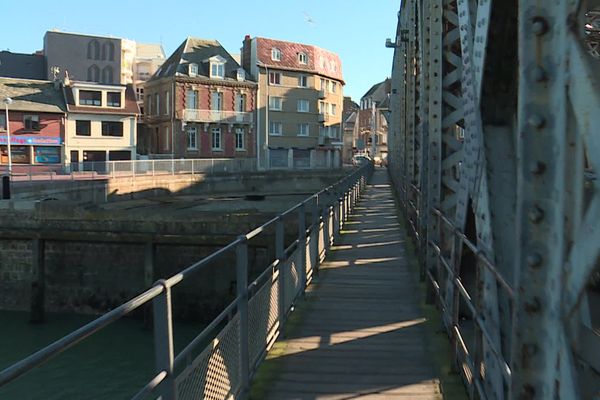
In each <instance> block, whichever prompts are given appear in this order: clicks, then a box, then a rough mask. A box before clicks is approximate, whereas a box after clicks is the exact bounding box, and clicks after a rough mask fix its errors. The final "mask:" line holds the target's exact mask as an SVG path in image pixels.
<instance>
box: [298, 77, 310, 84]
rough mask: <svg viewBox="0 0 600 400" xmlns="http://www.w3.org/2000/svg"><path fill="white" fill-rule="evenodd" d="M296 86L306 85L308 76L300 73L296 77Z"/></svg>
mask: <svg viewBox="0 0 600 400" xmlns="http://www.w3.org/2000/svg"><path fill="white" fill-rule="evenodd" d="M298 86H300V87H308V76H306V75H300V76H299V77H298Z"/></svg>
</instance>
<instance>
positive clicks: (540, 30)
mask: <svg viewBox="0 0 600 400" xmlns="http://www.w3.org/2000/svg"><path fill="white" fill-rule="evenodd" d="M531 30H532V31H533V33H534V34H536V35H537V36H541V35H543V34H544V33H546V32H548V23H547V22H546V20H545V19H544V18H542V17H534V18H533V24H532V25H531Z"/></svg>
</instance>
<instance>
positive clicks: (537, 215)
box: [529, 206, 544, 223]
mask: <svg viewBox="0 0 600 400" xmlns="http://www.w3.org/2000/svg"><path fill="white" fill-rule="evenodd" d="M542 218H544V211H542V209H541V208H539V207H538V206H533V207H531V208H530V209H529V220H530V221H531V222H534V223H538V222H540V221H541V220H542Z"/></svg>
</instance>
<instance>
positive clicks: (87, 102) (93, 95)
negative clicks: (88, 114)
mask: <svg viewBox="0 0 600 400" xmlns="http://www.w3.org/2000/svg"><path fill="white" fill-rule="evenodd" d="M79 105H80V106H101V105H102V92H98V91H95V90H80V91H79Z"/></svg>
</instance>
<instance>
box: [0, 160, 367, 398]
mask: <svg viewBox="0 0 600 400" xmlns="http://www.w3.org/2000/svg"><path fill="white" fill-rule="evenodd" d="M372 171H373V166H372V165H366V166H363V167H361V168H360V169H358V170H356V171H354V172H353V173H352V174H350V175H348V176H346V177H344V178H343V179H341V180H340V181H338V182H337V183H335V184H333V185H331V186H329V187H327V188H325V189H323V190H321V191H320V192H318V193H316V194H314V195H312V196H310V197H308V198H307V199H305V200H304V201H302V202H301V203H298V204H296V205H295V206H294V207H292V208H290V209H288V210H287V211H285V212H283V213H282V214H280V215H278V216H277V217H275V218H273V219H271V220H270V221H268V222H266V223H265V224H263V225H262V226H260V227H258V228H256V229H254V230H253V231H251V232H249V233H247V234H245V235H241V236H239V237H238V238H237V239H236V240H234V241H233V242H231V243H230V244H228V245H227V246H225V247H223V248H221V249H220V250H218V251H216V252H214V253H212V254H211V255H209V256H208V257H205V258H204V259H202V260H200V261H198V262H196V263H194V264H192V265H190V266H189V267H187V268H185V269H184V270H182V271H181V272H179V273H178V274H176V275H173V276H171V277H169V278H167V279H161V280H160V281H158V282H157V283H156V284H155V285H154V286H152V287H151V288H150V289H148V290H146V291H145V292H144V293H141V294H140V295H138V296H136V297H135V298H133V299H131V300H129V301H128V302H126V303H124V304H122V305H120V306H119V307H117V308H115V309H114V310H112V311H110V312H108V313H106V314H105V315H103V316H101V317H100V318H98V319H96V320H94V321H92V322H90V323H88V324H87V325H85V326H83V327H81V328H79V329H78V330H76V331H74V332H72V333H71V334H69V335H67V336H65V337H63V338H61V339H59V340H57V341H56V342H54V343H52V344H50V345H49V346H47V347H45V348H43V349H41V350H39V351H38V352H36V353H34V354H32V355H30V356H29V357H27V358H25V359H23V360H21V361H19V362H17V363H16V364H14V365H12V366H10V367H8V368H6V369H5V370H3V371H1V372H0V387H1V386H3V385H5V384H7V383H9V382H11V381H13V380H15V379H17V378H18V377H20V376H21V375H23V374H25V373H27V372H29V371H31V370H32V369H34V368H36V367H38V366H40V365H41V364H43V363H44V362H46V361H48V360H50V359H51V358H53V357H55V356H57V355H58V354H60V353H62V352H64V351H65V350H67V349H68V348H70V347H72V346H74V345H75V344H77V343H79V342H80V341H82V340H84V339H86V338H87V337H89V336H91V335H93V334H95V333H97V332H99V331H100V330H102V329H104V328H105V327H107V326H108V325H110V324H112V323H113V322H115V321H117V320H118V319H120V318H122V317H123V316H125V315H127V314H129V313H131V312H132V311H134V310H136V309H137V308H139V307H141V306H143V305H145V304H151V305H152V311H153V326H154V343H155V375H154V376H153V377H152V378H151V379H150V380H149V381H148V382H147V383H146V385H144V387H142V388H140V390H139V391H138V392H137V393H136V394H135V395H134V396H133V397H132V398H133V399H144V398H148V397H149V396H151V395H152V396H154V397H153V398H155V397H156V396H159V395H160V396H161V398H162V399H163V400H173V399H179V400H185V399H199V398H211V399H226V398H231V397H234V398H237V397H238V396H239V397H242V398H243V397H245V396H246V395H247V393H248V389H249V382H250V380H251V378H252V376H253V374H254V373H255V372H256V370H257V368H258V365H259V364H260V363H261V361H262V360H263V359H264V357H265V355H266V353H267V351H268V350H269V349H270V347H271V346H272V344H273V343H274V342H275V340H276V339H277V337H278V335H279V334H280V332H281V330H282V327H283V325H284V323H285V321H286V318H287V316H288V314H289V312H290V311H291V310H292V307H293V305H294V304H295V302H296V301H297V299H298V298H299V297H301V296H302V295H303V293H304V291H305V289H306V287H307V285H309V284H310V282H311V281H312V277H313V275H314V274H315V273H317V272H318V268H319V264H320V262H321V261H322V260H323V259H324V258H325V255H326V254H327V253H328V251H329V248H330V246H331V244H332V243H333V241H334V239H335V238H336V237H337V235H338V234H339V232H340V229H341V228H342V226H343V223H344V221H345V220H346V219H347V217H348V215H349V213H350V212H351V211H352V209H353V208H354V206H355V204H356V203H357V201H358V199H359V197H360V195H361V193H362V191H363V190H364V188H365V185H366V180H367V178H368V176H369V175H370V174H371V173H372ZM308 216H310V221H307V217H308ZM290 218H293V219H296V220H297V223H298V235H297V238H296V239H295V240H294V241H293V242H292V243H291V244H290V245H289V246H287V247H285V242H284V224H285V223H286V220H289V219H290ZM307 224H308V225H307ZM273 228H274V229H275V249H276V252H275V253H276V258H275V259H274V260H273V261H272V262H271V263H270V264H269V265H268V266H266V269H265V270H264V272H262V273H261V274H260V276H258V277H257V278H256V279H255V280H254V281H252V282H251V283H250V284H248V242H249V241H250V240H251V239H253V238H256V237H258V236H260V235H261V234H263V233H266V232H267V231H268V230H272V229H273ZM231 252H234V253H235V256H236V257H235V258H236V277H237V284H236V287H237V289H236V291H237V296H236V298H235V299H234V300H233V301H232V302H231V303H230V304H229V305H227V306H226V307H225V308H224V309H223V310H222V311H221V313H220V314H219V315H218V316H217V317H216V318H215V319H214V320H213V321H212V322H211V323H210V324H209V325H208V326H207V327H206V328H204V330H203V331H202V332H200V333H199V334H198V335H197V336H196V337H195V338H194V339H192V340H191V341H190V342H189V343H188V344H187V346H185V348H184V349H183V350H182V351H181V352H179V354H175V352H174V348H173V317H172V304H171V291H172V289H173V288H174V287H175V286H177V285H178V284H179V283H181V282H183V281H185V280H186V279H188V278H189V277H190V276H192V275H195V274H197V273H198V272H199V271H200V270H202V269H203V268H205V267H206V266H208V265H210V264H211V263H212V262H214V261H217V260H219V259H220V258H221V257H222V256H223V255H225V254H230V253H231ZM216 330H218V332H217V333H216V335H215V331H216ZM207 340H210V343H209V344H208V345H207V346H206V347H204V349H199V347H200V346H201V344H203V343H206V342H207Z"/></svg>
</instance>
